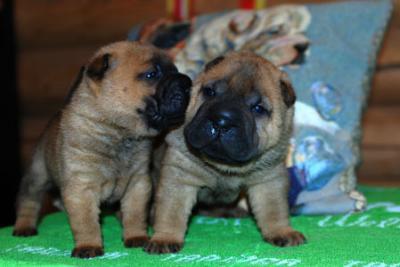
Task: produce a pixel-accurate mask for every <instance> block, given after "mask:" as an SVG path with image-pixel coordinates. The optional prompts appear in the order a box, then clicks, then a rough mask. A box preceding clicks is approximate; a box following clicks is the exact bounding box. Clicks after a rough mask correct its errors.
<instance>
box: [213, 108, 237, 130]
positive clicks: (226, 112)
mask: <svg viewBox="0 0 400 267" xmlns="http://www.w3.org/2000/svg"><path fill="white" fill-rule="evenodd" d="M236 117H237V115H236V112H235V110H233V109H227V108H217V109H216V110H213V112H212V113H211V114H210V116H209V119H210V121H211V122H212V124H213V127H214V128H215V130H224V131H228V130H229V129H231V128H233V127H235V120H236V119H237V118H236Z"/></svg>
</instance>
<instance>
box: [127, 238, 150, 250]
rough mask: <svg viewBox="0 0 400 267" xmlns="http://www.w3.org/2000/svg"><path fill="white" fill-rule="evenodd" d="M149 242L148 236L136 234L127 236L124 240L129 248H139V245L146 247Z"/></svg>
mask: <svg viewBox="0 0 400 267" xmlns="http://www.w3.org/2000/svg"><path fill="white" fill-rule="evenodd" d="M147 242H149V238H148V237H147V236H135V237H130V238H126V239H125V240H124V245H125V247H127V248H138V247H144V246H145V245H146V244H147Z"/></svg>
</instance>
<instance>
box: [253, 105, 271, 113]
mask: <svg viewBox="0 0 400 267" xmlns="http://www.w3.org/2000/svg"><path fill="white" fill-rule="evenodd" d="M251 112H253V113H254V114H256V115H265V114H268V111H267V110H266V109H265V108H264V107H263V106H262V105H261V104H257V105H254V106H252V107H251Z"/></svg>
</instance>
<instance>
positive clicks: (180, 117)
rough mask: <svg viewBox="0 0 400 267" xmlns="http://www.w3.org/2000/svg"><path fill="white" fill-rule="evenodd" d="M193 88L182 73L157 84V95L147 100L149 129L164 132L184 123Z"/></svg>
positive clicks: (168, 76)
mask: <svg viewBox="0 0 400 267" xmlns="http://www.w3.org/2000/svg"><path fill="white" fill-rule="evenodd" d="M191 86H192V81H191V79H190V78H189V77H188V76H186V75H184V74H182V73H172V74H169V75H165V76H164V77H163V78H162V79H161V80H160V81H159V82H158V84H157V89H156V94H155V95H154V96H152V97H150V98H148V99H147V100H146V110H145V115H146V118H147V122H148V125H149V127H151V128H154V129H157V130H164V129H167V128H171V127H175V126H177V125H179V124H181V123H183V122H184V120H185V112H186V108H187V106H188V104H189V99H190V89H191Z"/></svg>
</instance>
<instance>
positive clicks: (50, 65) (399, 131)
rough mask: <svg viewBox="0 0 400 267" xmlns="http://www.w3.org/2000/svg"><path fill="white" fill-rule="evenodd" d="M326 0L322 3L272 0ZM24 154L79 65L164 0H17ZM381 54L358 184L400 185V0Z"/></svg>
mask: <svg viewBox="0 0 400 267" xmlns="http://www.w3.org/2000/svg"><path fill="white" fill-rule="evenodd" d="M283 2H288V3H289V2H292V3H304V2H327V1H315V0H314V1H310V0H309V1H277V0H269V1H268V3H269V5H275V4H278V3H283ZM15 3H16V23H17V35H18V45H19V54H18V77H19V79H18V84H19V95H20V108H21V138H22V149H21V155H22V156H21V157H22V161H23V163H24V165H25V166H26V164H27V163H28V162H29V158H30V155H31V153H32V149H33V146H34V144H35V143H36V142H37V139H38V137H39V135H40V133H41V131H42V130H43V128H44V126H45V125H46V123H47V121H48V119H49V118H50V117H51V116H52V114H54V113H55V112H56V111H57V110H58V109H59V108H60V106H61V104H62V102H63V99H64V97H65V96H66V94H67V90H68V87H69V85H70V83H71V82H72V80H73V78H74V76H75V75H76V74H77V72H78V70H79V68H80V66H81V65H82V64H84V62H85V60H86V59H87V58H88V57H89V56H90V55H91V53H93V51H94V50H95V49H97V48H98V47H100V46H101V45H103V44H106V43H108V42H112V41H116V40H122V39H125V38H126V34H127V32H128V31H129V29H130V28H131V26H132V25H135V24H137V23H140V22H142V21H145V20H148V19H152V18H157V17H160V16H163V15H165V1H163V0H146V1H140V0H133V1H125V0H114V1H95V0H87V1H68V0H52V1H45V0H37V1H31V0H16V1H15ZM195 3H196V6H195V10H197V11H198V12H200V13H205V12H215V11H221V10H224V9H226V8H235V6H236V3H237V1H232V0H218V1H195ZM394 4H395V9H394V15H393V19H392V20H391V23H390V26H389V29H388V32H387V34H386V36H385V41H384V45H383V47H382V51H381V52H380V54H379V57H378V65H377V70H376V74H375V76H374V79H373V87H372V93H371V97H370V99H369V105H368V108H367V110H366V113H365V116H364V119H363V132H364V135H363V141H362V157H363V163H362V165H361V167H360V169H359V171H358V175H359V180H360V181H361V182H362V183H367V184H374V185H399V186H400V167H399V163H400V0H395V1H394Z"/></svg>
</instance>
